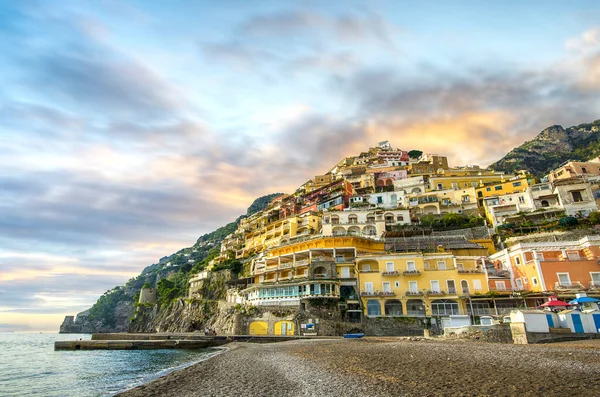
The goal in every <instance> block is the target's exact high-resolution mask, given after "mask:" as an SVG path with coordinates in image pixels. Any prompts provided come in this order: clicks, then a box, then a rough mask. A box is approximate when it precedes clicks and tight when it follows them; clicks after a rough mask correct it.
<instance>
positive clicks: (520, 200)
mask: <svg viewBox="0 0 600 397" xmlns="http://www.w3.org/2000/svg"><path fill="white" fill-rule="evenodd" d="M519 203H521V204H523V203H525V197H523V196H519Z"/></svg>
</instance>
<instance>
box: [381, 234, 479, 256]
mask: <svg viewBox="0 0 600 397" xmlns="http://www.w3.org/2000/svg"><path fill="white" fill-rule="evenodd" d="M383 241H384V242H385V249H386V250H391V251H403V252H415V251H436V250H437V248H438V247H439V246H443V247H444V249H445V250H453V249H486V247H484V246H482V245H480V244H477V243H473V242H471V241H469V240H467V239H466V238H464V237H463V236H446V237H441V236H419V237H402V236H401V234H399V232H386V233H384V235H383Z"/></svg>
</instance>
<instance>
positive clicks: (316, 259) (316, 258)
mask: <svg viewBox="0 0 600 397" xmlns="http://www.w3.org/2000/svg"><path fill="white" fill-rule="evenodd" d="M312 262H313V263H314V262H333V258H332V257H330V256H313V257H312Z"/></svg>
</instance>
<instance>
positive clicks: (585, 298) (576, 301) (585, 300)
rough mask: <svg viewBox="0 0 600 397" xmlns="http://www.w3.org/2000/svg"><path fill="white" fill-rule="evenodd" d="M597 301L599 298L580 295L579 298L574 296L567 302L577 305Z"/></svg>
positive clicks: (599, 300)
mask: <svg viewBox="0 0 600 397" xmlns="http://www.w3.org/2000/svg"><path fill="white" fill-rule="evenodd" d="M590 302H592V303H598V302H600V299H596V298H591V297H589V296H581V297H579V298H575V299H573V300H572V301H571V302H569V303H570V304H572V305H579V304H580V303H590Z"/></svg>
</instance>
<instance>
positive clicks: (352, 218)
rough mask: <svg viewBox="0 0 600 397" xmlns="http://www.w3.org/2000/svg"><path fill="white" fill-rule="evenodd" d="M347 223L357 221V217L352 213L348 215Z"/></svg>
mask: <svg viewBox="0 0 600 397" xmlns="http://www.w3.org/2000/svg"><path fill="white" fill-rule="evenodd" d="M348 223H358V217H357V216H356V215H354V214H352V215H350V216H348Z"/></svg>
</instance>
